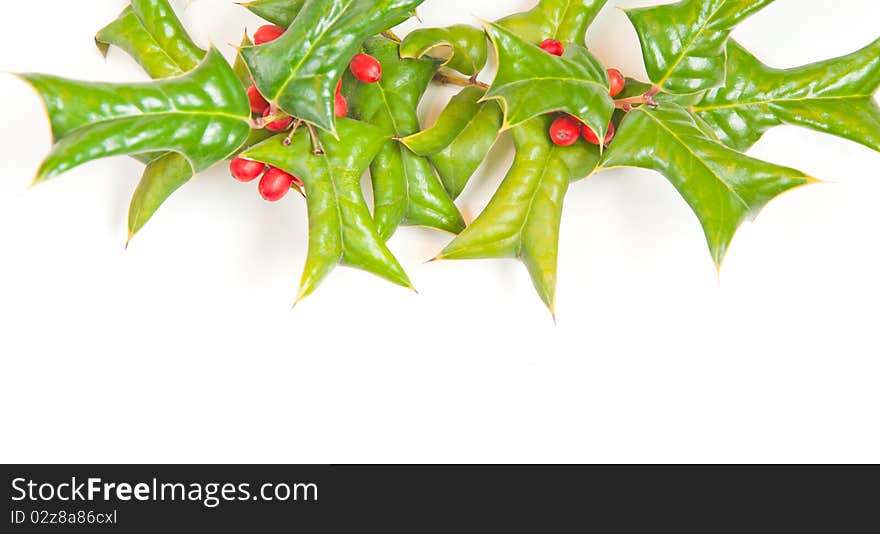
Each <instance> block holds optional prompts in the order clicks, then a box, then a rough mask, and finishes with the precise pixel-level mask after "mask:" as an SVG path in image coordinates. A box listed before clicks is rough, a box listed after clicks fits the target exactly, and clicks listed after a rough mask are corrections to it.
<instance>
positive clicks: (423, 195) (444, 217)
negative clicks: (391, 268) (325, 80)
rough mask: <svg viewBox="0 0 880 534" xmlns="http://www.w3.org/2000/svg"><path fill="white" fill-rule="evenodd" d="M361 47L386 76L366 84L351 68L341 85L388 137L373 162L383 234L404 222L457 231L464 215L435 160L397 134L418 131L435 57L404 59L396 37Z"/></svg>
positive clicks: (355, 108) (354, 106)
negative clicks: (433, 163)
mask: <svg viewBox="0 0 880 534" xmlns="http://www.w3.org/2000/svg"><path fill="white" fill-rule="evenodd" d="M363 51H364V52H365V53H367V54H370V55H372V56H373V57H375V58H376V59H377V60H379V62H380V63H381V64H382V79H381V80H380V81H379V82H378V83H372V84H367V83H362V82H359V81H357V80H356V79H355V78H354V77H353V76H351V75H350V74H349V75H347V76H346V78H345V84H344V86H343V87H344V90H345V92H346V94H348V95H349V110H350V111H349V112H350V114H351V116H352V117H353V118H357V119H360V120H362V121H364V122H367V123H369V124H372V125H374V126H377V127H379V128H381V130H382V131H383V132H385V133H387V134H388V137H389V140H388V142H386V143H385V145H384V146H383V147H382V150H381V151H379V154H378V155H377V156H376V159H375V160H374V161H373V163H372V165H371V166H370V171H371V175H372V180H373V191H374V197H375V213H374V217H375V220H376V224H377V226H378V228H379V235H381V236H382V238H383V239H386V240H387V239H389V238H390V237H391V236H392V235H394V232H395V231H396V230H397V228H398V227H399V226H400V225H401V224H405V225H411V226H427V227H430V228H437V229H440V230H444V231H447V232H451V233H454V234H457V233H458V232H460V231H461V230H463V229H464V220H463V219H462V217H461V214H460V213H459V211H458V208H457V207H456V206H455V204H454V203H453V202H452V199H450V198H449V195H447V194H446V191H445V190H444V189H443V185H442V184H441V183H440V181H439V180H438V179H437V175H436V173H435V172H434V168H433V167H432V166H431V163H430V162H429V161H428V160H427V159H425V158H423V157H420V156H417V155H415V154H413V153H412V152H411V151H410V150H409V149H408V148H407V147H406V146H404V145H402V144H401V143H400V142H398V141H396V140H395V139H399V138H401V137H405V136H407V135H410V134H413V133H415V132H417V131H419V118H418V114H417V110H418V107H419V101H420V100H421V99H422V95H424V94H425V91H426V90H427V88H428V84H429V83H430V82H431V78H433V76H434V73H435V72H436V64H435V62H434V61H432V60H430V59H401V58H400V55H399V53H398V45H397V43H395V42H394V41H391V40H390V39H386V38H385V37H374V38H371V39H369V40H367V41H366V42H365V43H364V47H363ZM392 138H394V139H392Z"/></svg>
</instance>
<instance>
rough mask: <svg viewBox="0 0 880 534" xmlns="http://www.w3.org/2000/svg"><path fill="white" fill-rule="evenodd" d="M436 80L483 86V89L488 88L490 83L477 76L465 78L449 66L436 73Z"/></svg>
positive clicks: (449, 83) (460, 85) (454, 83)
mask: <svg viewBox="0 0 880 534" xmlns="http://www.w3.org/2000/svg"><path fill="white" fill-rule="evenodd" d="M434 81H435V82H437V83H441V84H443V85H457V86H459V87H472V86H476V87H482V88H483V89H488V88H489V84H486V83H483V82H481V81H479V80H477V78H476V76H474V77H471V78H465V77H464V76H461V75H459V74H457V73H456V72H455V71H453V70H451V69H447V68H442V69H440V71H439V72H437V74H436V75H434Z"/></svg>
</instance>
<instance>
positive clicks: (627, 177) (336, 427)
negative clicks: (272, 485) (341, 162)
mask: <svg viewBox="0 0 880 534" xmlns="http://www.w3.org/2000/svg"><path fill="white" fill-rule="evenodd" d="M532 3H533V2H531V1H528V0H506V1H501V0H442V1H441V0H428V1H427V2H426V4H425V5H424V7H423V8H421V10H420V14H421V17H422V19H423V20H424V21H425V23H426V24H430V25H446V24H450V23H455V22H467V21H473V20H474V19H473V18H472V16H477V17H480V18H483V19H495V18H497V17H499V16H501V15H503V14H506V13H510V12H513V11H518V10H521V9H523V8H528V7H530V6H531V4H532ZM613 3H614V2H611V4H613ZM650 3H651V2H647V1H645V2H636V1H620V2H618V5H620V6H622V7H631V6H636V5H647V4H650ZM184 4H185V2H182V1H181V2H175V6H176V7H178V8H179V9H180V11H181V14H182V17H183V19H184V21H185V23H186V24H187V26H188V27H189V28H190V29H191V30H192V32H193V33H194V35H195V36H196V38H197V40H198V42H200V43H201V44H204V45H207V44H208V43H209V42H213V43H215V44H217V45H218V46H220V47H221V49H222V50H223V51H224V53H226V54H227V55H230V56H231V55H232V53H233V50H232V48H231V47H230V46H228V45H227V43H237V42H238V41H239V40H240V37H241V31H242V30H243V28H244V27H245V26H247V27H248V28H249V29H251V30H254V29H256V28H257V27H258V25H259V21H258V20H257V19H256V18H254V17H252V16H249V15H248V14H247V13H246V12H245V10H244V9H242V8H240V7H238V6H236V5H235V4H234V3H233V2H232V1H229V0H198V1H194V2H191V3H190V4H189V5H188V6H186V5H184ZM124 5H125V2H123V0H89V1H88V2H86V1H82V0H80V1H71V0H28V1H27V2H12V1H4V2H2V7H0V21H2V22H0V24H2V28H0V29H2V31H0V58H2V59H0V69H2V70H5V71H42V72H50V73H54V74H59V75H65V76H70V77H76V78H85V79H92V80H108V81H131V80H140V79H144V75H143V74H142V73H141V71H140V70H139V69H138V68H137V66H136V65H134V63H133V62H132V61H130V60H129V59H127V58H126V57H125V56H124V55H123V54H122V53H121V52H119V51H113V52H111V54H110V56H109V59H108V61H106V62H105V61H104V60H103V59H102V58H101V56H100V55H99V54H98V52H97V51H96V50H95V48H94V45H93V42H92V37H93V35H94V33H95V31H96V30H98V29H99V28H100V27H101V26H102V25H103V24H104V23H106V22H108V21H110V20H111V19H113V18H114V17H115V15H116V14H117V13H118V12H119V11H120V10H121V9H122V7H123V6H124ZM415 25H416V23H412V24H408V27H413V26H415ZM735 35H736V37H737V38H738V39H740V40H741V41H742V42H743V43H744V44H746V45H747V46H748V47H749V48H751V49H752V50H754V51H755V52H756V53H757V54H758V56H759V57H761V58H762V59H764V60H765V61H767V62H768V63H770V64H771V65H774V66H779V67H784V66H794V65H797V64H802V63H805V62H811V61H817V60H821V59H825V58H828V57H832V56H837V55H842V54H845V53H849V52H851V51H853V50H856V49H858V48H860V47H862V46H864V45H866V44H868V43H869V42H871V41H872V40H873V39H875V38H876V37H878V35H880V3H878V2H876V1H875V0H846V1H844V2H841V1H839V0H835V1H831V0H780V1H778V2H775V3H774V4H772V5H771V6H770V7H768V8H767V9H766V10H765V11H763V12H762V13H760V14H758V15H757V16H755V17H754V18H753V19H750V20H749V21H747V22H746V23H745V24H743V25H742V27H741V28H740V29H739V30H737V32H736V34H735ZM589 41H590V45H591V47H592V48H593V50H594V51H595V53H596V54H597V55H598V56H599V57H600V58H601V59H603V60H604V61H606V62H607V63H608V64H609V65H615V66H619V67H621V68H623V70H625V71H626V72H627V73H630V74H633V75H636V76H638V77H644V69H643V67H642V66H641V64H640V52H639V48H638V45H637V40H636V37H635V33H634V32H633V30H632V29H631V28H630V27H629V25H628V23H627V21H626V19H625V16H624V15H623V13H622V12H620V11H619V10H616V9H614V8H613V7H608V8H606V9H605V10H604V11H603V12H602V14H601V16H600V18H599V20H598V21H597V23H596V24H595V25H594V26H593V28H592V29H591V31H590V35H589ZM448 94H449V93H448V92H443V91H442V90H441V91H437V92H436V93H434V97H433V98H431V100H432V101H433V105H428V106H426V107H425V109H424V113H425V115H426V118H428V119H430V117H432V116H435V115H436V113H437V112H438V111H439V109H441V108H442V106H443V103H444V98H446V97H447V96H448ZM0 96H2V98H0V118H2V124H3V125H2V128H0V161H2V173H0V329H2V330H0V358H2V360H0V361H2V371H0V411H2V428H3V430H2V434H3V436H4V437H3V438H2V439H0V461H7V462H8V461H14V462H49V461H57V462H337V463H339V462H878V461H880V429H878V407H880V388H878V378H880V362H878V359H880V350H878V339H877V336H878V331H877V326H878V324H877V322H878V321H877V320H878V302H880V282H878V272H880V253H878V247H877V243H878V234H880V209H878V205H880V204H878V203H880V154H877V153H874V152H872V151H870V150H868V149H866V148H863V147H861V146H857V145H855V144H852V143H849V142H846V141H842V140H838V139H835V138H832V137H828V136H824V135H820V134H818V133H813V132H808V131H804V130H799V129H795V128H780V129H777V130H774V131H773V132H771V133H770V134H769V135H767V137H766V138H765V139H764V140H763V141H762V142H761V143H760V144H759V145H757V146H756V147H755V148H754V150H753V154H755V155H757V156H760V157H764V158H766V159H769V160H771V161H774V162H777V163H781V164H786V165H791V166H795V167H798V168H800V169H801V170H803V171H805V172H808V173H809V174H811V175H814V176H817V177H820V178H823V179H825V180H828V181H829V182H830V183H829V184H825V185H819V186H814V187H810V188H807V189H801V190H798V191H795V192H792V193H789V194H786V195H784V196H783V197H782V198H780V199H779V200H777V201H775V202H773V203H772V204H771V205H770V207H769V208H768V209H767V210H766V211H765V212H764V213H763V215H762V216H761V217H760V218H759V219H758V220H757V221H756V222H755V223H754V224H750V225H747V226H745V227H744V228H743V229H742V231H741V233H740V234H739V235H738V237H737V239H736V240H735V242H734V245H733V247H732V249H731V251H730V255H729V257H728V260H727V262H726V264H725V266H724V269H723V271H722V273H721V276H720V280H719V276H718V275H717V274H716V272H715V269H714V268H713V265H712V262H711V259H710V256H709V253H708V251H707V248H706V244H705V241H704V238H703V235H702V232H701V229H700V226H699V224H698V222H697V220H696V218H695V216H694V215H693V214H692V212H691V211H690V210H689V209H688V207H687V205H686V204H685V203H684V201H682V200H681V199H680V197H679V196H678V195H677V193H676V192H675V190H674V189H673V188H672V186H671V185H670V184H669V183H668V182H667V181H666V180H664V179H663V178H662V177H660V176H659V175H656V174H653V173H651V172H644V171H637V170H617V171H613V172H607V173H603V174H600V175H598V176H595V177H593V178H591V179H590V180H588V181H586V182H582V183H578V184H577V185H575V186H574V187H573V188H572V190H571V193H570V194H569V196H568V199H567V205H566V211H565V216H564V220H563V230H562V239H561V265H560V267H559V277H560V283H559V305H558V312H559V322H558V325H554V324H553V321H552V320H551V318H550V316H549V314H548V313H547V311H546V310H545V309H544V307H543V305H542V304H541V303H540V301H539V300H538V298H537V297H536V296H535V295H534V292H533V289H532V287H531V282H530V280H529V278H528V276H527V274H526V271H525V269H524V268H523V267H522V266H521V265H519V264H517V263H515V262H512V261H511V262H506V261H494V262H493V261H487V262H463V263H439V264H436V263H435V264H430V265H423V264H422V262H423V261H425V260H426V259H428V258H430V257H432V256H433V255H434V254H436V253H437V252H438V251H439V250H440V249H441V248H442V247H443V245H444V244H445V243H446V242H447V241H448V237H446V236H444V235H441V234H438V233H436V232H430V231H426V230H420V229H407V230H404V231H402V232H401V233H400V234H399V235H398V236H397V237H395V238H394V239H393V241H392V242H391V246H392V248H393V250H394V251H395V252H396V253H397V254H398V255H399V257H400V259H401V261H402V262H403V264H404V266H405V267H406V268H407V269H408V271H409V273H410V275H411V277H412V278H413V280H414V282H415V283H416V285H417V286H418V289H419V291H420V295H414V294H411V293H409V292H407V291H405V290H400V289H397V288H395V287H393V286H391V285H388V284H386V283H384V282H382V281H380V280H379V279H377V278H374V277H372V276H370V275H367V274H364V273H361V272H357V271H352V270H347V269H340V270H338V271H336V272H335V273H334V274H333V275H332V276H331V277H330V279H328V280H327V282H326V283H325V285H324V286H323V287H322V288H321V289H320V290H319V291H318V292H317V293H316V294H315V295H314V297H312V298H311V299H310V300H308V301H306V302H304V303H302V304H301V305H300V306H299V307H297V308H296V309H295V310H293V311H291V303H292V302H293V299H294V296H295V294H296V286H297V282H298V280H299V274H300V269H301V266H302V263H303V261H304V256H305V252H306V231H307V225H306V216H305V208H304V205H303V202H302V201H301V200H300V199H297V198H295V195H290V197H289V198H288V199H285V201H284V202H282V203H280V204H278V205H270V204H267V203H265V202H263V201H262V200H261V199H260V198H259V196H258V194H257V191H256V186H255V185H254V184H249V185H243V184H239V183H237V182H235V181H233V180H232V179H231V178H230V177H229V176H228V173H227V172H226V170H225V169H222V168H218V169H216V170H215V171H212V172H209V173H206V174H204V175H202V176H200V177H198V178H197V179H196V180H194V181H193V182H192V183H191V184H190V185H188V186H186V187H185V188H184V189H182V190H181V191H180V192H179V193H178V194H176V195H175V196H174V197H173V199H172V200H171V201H170V202H169V203H168V204H167V205H166V206H165V207H163V208H162V210H161V211H160V212H159V213H158V215H157V216H156V218H155V219H154V220H153V221H152V222H151V223H150V224H149V225H148V227H147V228H146V229H145V231H144V232H143V233H142V235H140V236H138V237H137V238H136V240H135V241H134V242H133V243H132V246H131V248H130V249H129V250H128V251H127V252H126V251H124V250H123V244H124V241H125V233H126V231H125V220H126V211H127V206H128V200H129V197H130V195H131V193H132V192H133V190H134V188H135V186H136V183H137V180H138V178H139V175H140V167H139V165H138V164H137V163H136V162H134V161H133V160H130V159H127V158H115V159H110V160H103V161H99V162H96V163H92V164H89V165H86V166H84V167H81V168H79V169H77V170H75V171H73V172H70V173H68V174H66V175H64V176H63V177H61V178H59V179H57V180H54V181H52V182H51V183H47V184H44V185H42V186H40V187H37V188H33V189H28V184H29V183H30V180H31V177H32V176H33V175H34V173H35V171H36V169H37V166H38V164H39V161H40V159H41V158H42V157H43V156H44V155H45V153H46V151H47V150H48V148H49V141H50V137H49V128H48V124H47V122H46V120H45V118H44V117H43V114H42V111H41V106H40V103H39V101H38V99H37V97H36V96H35V95H34V94H33V93H32V92H31V91H30V89H28V88H27V87H26V86H25V85H24V84H23V83H21V82H20V81H18V80H17V79H15V78H13V77H12V76H9V75H5V74H4V75H0ZM510 159H511V153H510V146H509V143H507V142H505V143H502V144H501V145H500V146H499V148H498V149H496V151H495V152H494V153H493V155H492V156H491V158H490V159H489V163H488V165H487V166H486V169H484V170H483V172H482V173H481V174H480V176H479V177H478V178H477V179H476V180H475V185H473V186H472V187H471V188H470V189H469V190H468V191H467V193H466V195H465V196H464V198H463V199H462V203H461V204H462V207H463V210H464V212H465V213H466V214H467V215H468V217H469V218H472V217H473V216H474V214H476V213H478V212H479V210H480V209H481V208H482V206H484V205H485V203H486V202H487V201H488V199H489V197H490V196H491V193H492V191H493V188H494V187H495V186H496V185H497V183H498V181H499V180H500V178H501V177H502V176H503V174H504V172H505V171H506V167H507V165H508V163H509V161H510Z"/></svg>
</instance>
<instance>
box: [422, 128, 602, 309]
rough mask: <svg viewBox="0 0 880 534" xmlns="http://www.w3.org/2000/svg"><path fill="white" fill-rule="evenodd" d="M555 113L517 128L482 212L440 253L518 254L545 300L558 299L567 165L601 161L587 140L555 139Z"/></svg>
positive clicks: (454, 256)
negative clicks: (509, 162) (510, 157)
mask: <svg viewBox="0 0 880 534" xmlns="http://www.w3.org/2000/svg"><path fill="white" fill-rule="evenodd" d="M552 120H553V118H552V117H538V118H535V119H532V120H530V121H528V122H526V123H524V124H522V125H521V126H519V127H517V128H516V129H514V130H513V138H514V142H515V144H516V151H517V152H516V159H515V160H514V162H513V166H512V167H511V169H510V171H509V172H508V173H507V177H506V178H505V179H504V181H503V182H502V184H501V187H499V189H498V191H497V192H496V193H495V196H494V197H493V198H492V200H491V201H490V202H489V205H488V206H487V207H486V209H485V210H484V211H483V213H482V214H481V215H480V216H479V217H478V218H477V220H476V221H474V222H473V224H471V225H470V226H469V227H468V228H467V230H465V231H464V232H462V233H461V235H460V236H458V237H457V238H456V239H455V240H454V241H453V242H452V243H450V244H449V246H448V247H446V249H444V250H443V252H441V253H440V255H439V256H438V257H437V259H443V260H465V259H488V258H518V259H520V260H521V261H522V262H523V263H525V265H526V267H527V268H528V270H529V273H530V274H531V276H532V281H533V282H534V284H535V288H536V289H537V291H538V294H539V295H540V297H541V300H543V301H544V303H545V304H546V305H547V306H548V307H549V308H550V310H551V312H552V311H553V310H554V307H555V300H556V266H557V258H558V249H559V226H560V221H561V219H562V205H563V200H564V198H565V193H566V191H568V185H569V183H570V182H571V181H572V180H573V179H574V177H575V175H574V174H573V173H572V169H571V167H570V166H569V164H570V163H571V162H578V167H581V168H579V169H578V172H580V171H581V170H582V166H583V162H585V161H592V162H593V166H594V167H595V165H596V164H597V163H598V161H599V158H598V150H595V149H591V148H590V147H589V146H588V145H587V144H586V143H577V144H575V145H573V146H570V147H565V148H563V147H559V146H556V145H554V144H553V142H552V141H551V140H550V136H549V135H548V134H547V130H548V129H549V128H550V123H551V122H552Z"/></svg>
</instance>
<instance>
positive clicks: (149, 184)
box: [95, 0, 250, 241]
mask: <svg viewBox="0 0 880 534" xmlns="http://www.w3.org/2000/svg"><path fill="white" fill-rule="evenodd" d="M95 42H96V43H97V45H98V48H99V49H100V50H101V52H102V53H103V54H104V55H106V54H107V51H108V50H109V48H110V46H118V47H119V48H121V49H122V50H124V51H125V52H127V53H128V54H129V55H130V56H131V57H132V58H134V60H135V61H137V62H138V63H139V64H140V65H141V66H142V67H143V68H144V70H145V71H146V72H147V74H149V75H150V76H151V77H152V78H168V77H171V76H181V75H182V74H184V73H185V72H188V71H190V70H192V69H194V68H196V67H197V66H198V64H199V62H200V61H201V60H202V59H204V57H205V55H206V54H207V52H205V51H204V50H202V49H200V48H199V47H197V46H196V45H195V43H193V41H192V39H190V37H189V35H188V34H187V32H186V30H185V29H184V28H183V25H182V24H181V23H180V20H179V19H178V18H177V16H176V15H175V13H174V10H173V9H172V8H171V6H170V4H169V3H168V1H167V0H133V1H132V2H131V5H129V6H128V7H127V8H125V10H124V11H123V12H122V14H121V15H120V16H119V17H118V18H117V19H116V20H114V21H113V22H111V23H110V24H108V25H107V26H105V27H104V28H103V29H101V30H100V31H99V32H98V34H97V35H96V36H95ZM236 73H238V71H236ZM249 76H250V75H249V74H248V77H249ZM133 157H134V158H136V159H138V160H139V161H141V162H143V163H145V164H146V165H147V167H146V169H145V170H144V174H143V176H142V177H141V181H140V183H139V185H138V187H137V189H136V190H135V193H134V196H133V197H132V200H131V205H130V207H129V212H128V239H129V241H130V240H131V239H132V237H134V235H135V234H137V233H138V232H139V231H140V230H141V229H142V228H143V227H144V225H146V223H147V222H149V220H150V219H151V218H152V217H153V215H155V213H156V211H157V210H158V209H159V207H161V206H162V204H163V203H164V202H165V201H166V200H168V198H169V197H170V196H171V194H172V193H174V192H175V191H177V190H178V189H179V188H180V187H181V186H183V185H184V184H186V183H187V182H189V180H190V179H192V177H193V174H194V173H193V170H192V166H191V165H190V164H189V162H188V161H187V159H186V158H185V157H183V156H182V155H180V154H177V153H174V152H171V153H166V154H162V153H158V154H156V153H148V154H133Z"/></svg>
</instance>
